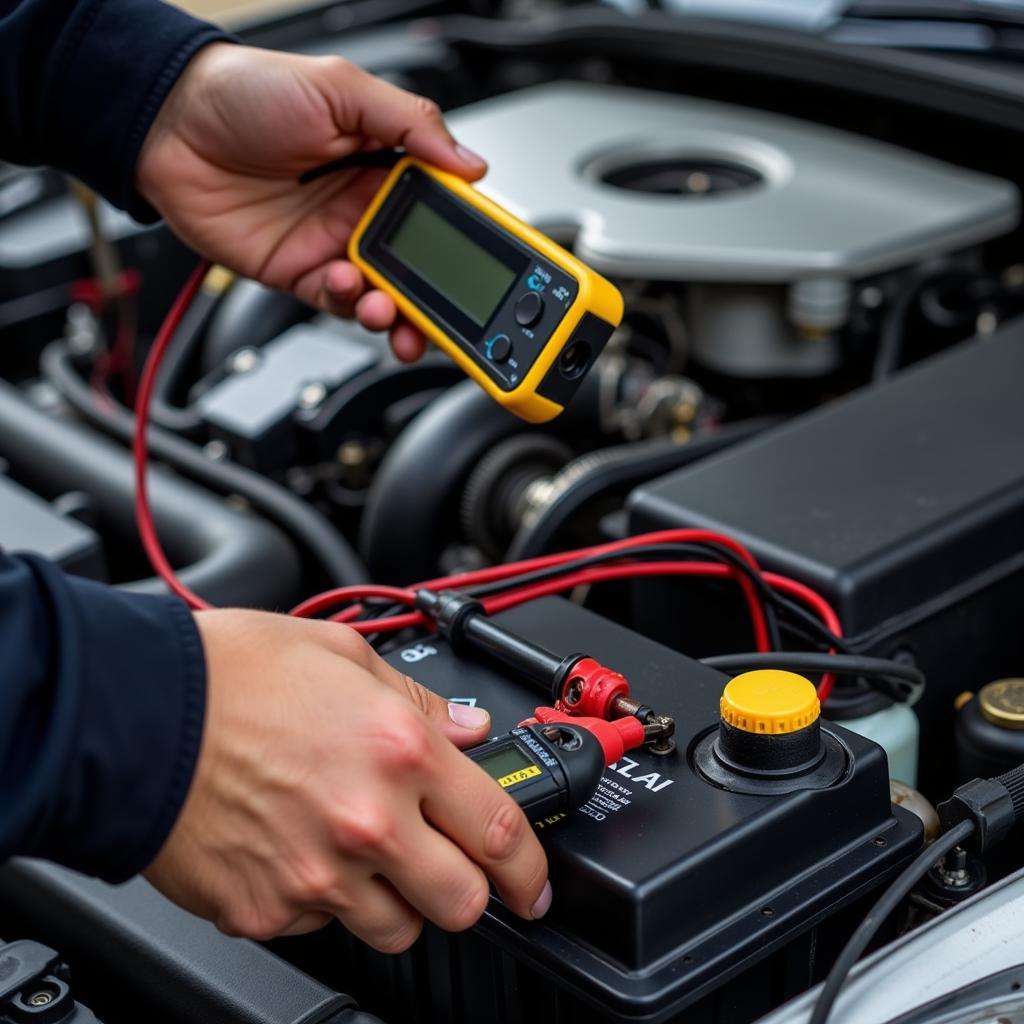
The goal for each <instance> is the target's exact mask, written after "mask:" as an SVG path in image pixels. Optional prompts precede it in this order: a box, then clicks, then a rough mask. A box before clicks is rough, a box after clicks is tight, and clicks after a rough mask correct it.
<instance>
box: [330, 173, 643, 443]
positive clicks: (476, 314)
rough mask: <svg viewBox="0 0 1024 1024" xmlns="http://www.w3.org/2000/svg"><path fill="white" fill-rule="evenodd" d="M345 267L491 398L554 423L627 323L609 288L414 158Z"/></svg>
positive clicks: (369, 220) (367, 218) (386, 187)
mask: <svg viewBox="0 0 1024 1024" xmlns="http://www.w3.org/2000/svg"><path fill="white" fill-rule="evenodd" d="M348 255H349V258H350V259H351V260H352V262H353V263H355V264H356V265H357V266H358V267H359V268H360V270H362V272H363V274H364V275H365V276H366V278H367V279H368V280H369V281H370V282H371V283H372V284H373V285H374V286H375V287H377V288H379V289H381V290H382V291H385V292H387V293H388V294H389V295H391V296H392V297H393V298H394V300H395V303H396V304H397V305H398V308H399V309H400V310H401V312H402V314H403V315H404V316H405V317H406V318H407V319H408V320H409V321H410V322H411V323H413V324H414V325H415V326H416V327H418V328H419V329H420V330H421V331H422V332H423V333H424V334H425V335H426V336H427V337H428V338H429V339H430V340H431V341H433V342H434V343H435V344H436V345H438V346H439V347H440V348H441V349H443V350H444V351H445V352H447V353H448V355H449V356H451V357H452V359H454V360H455V362H456V363H458V365H459V366H460V367H461V368H462V369H463V370H464V371H465V372H466V373H467V374H468V375H469V376H470V377H472V378H473V379H474V380H475V381H476V382H477V383H478V384H480V385H481V387H483V388H484V390H486V391H487V393H488V394H490V396H491V397H492V398H494V399H495V400H496V401H498V402H500V403H501V404H502V405H503V406H505V408H506V409H509V410H510V411H511V412H513V413H515V414H516V415H517V416H520V417H521V418H522V419H525V420H528V421H529V422H531V423H543V422H545V421H547V420H550V419H553V418H554V417H555V416H557V415H558V414H559V413H560V412H561V411H562V410H563V409H564V408H565V405H566V403H567V402H568V401H569V399H570V398H571V397H572V396H573V394H574V393H575V391H576V388H577V387H578V386H579V383H580V380H581V379H582V378H583V376H584V374H585V373H586V372H587V370H588V369H589V368H590V367H591V365H592V364H593V362H594V360H595V359H596V357H597V355H598V353H599V352H600V351H601V349H602V348H603V347H604V345H605V343H606V342H607V340H608V338H609V337H610V336H611V333H612V331H613V330H614V329H615V328H616V327H617V326H618V325H619V322H620V321H621V320H622V310H623V305H622V296H621V295H620V294H619V292H618V290H617V289H616V288H615V286H614V285H612V284H611V283H610V282H609V281H606V280H605V279H604V278H603V277H601V276H600V274H596V273H595V272H594V271H592V270H591V269H589V268H588V267H587V266H585V265H584V264H583V263H581V262H580V261H579V260H578V259H576V258H575V257H574V256H573V255H572V254H571V253H568V252H566V251H565V250H564V249H563V248H562V247H561V246H559V245H557V244H556V243H555V242H553V241H551V239H550V238H547V237H546V236H545V235H543V234H541V232H539V231H537V230H536V229H535V228H532V227H530V226H529V225H528V224H525V223H524V222H523V221H521V220H519V219H518V218H517V217H515V216H513V215H512V214H511V213H509V212H508V211H507V210H505V209H503V208H502V207H501V206H499V205H498V204H497V203H495V202H494V201H493V200H491V199H488V198H487V197H486V196H485V195H483V194H482V193H480V192H478V191H477V190H476V189H475V188H474V187H473V186H472V185H470V184H468V183H467V182H465V181H463V180H462V179H461V178H458V177H456V176H455V175H452V174H448V173H446V172H444V171H440V170H438V169H437V168H435V167H431V166H430V165H428V164H425V163H423V162H422V161H419V160H416V159H414V158H412V157H405V158H403V159H401V160H399V162H398V163H397V164H396V165H395V166H394V168H393V169H392V171H391V173H390V174H389V175H388V177H387V179H386V180H385V182H384V184H383V185H382V186H381V188H380V190H379V191H378V193H377V195H376V196H375V197H374V199H373V200H372V201H371V203H370V205H369V206H368V207H367V209H366V212H365V213H364V214H363V217H362V219H361V220H360V221H359V224H358V225H357V226H356V229H355V231H354V232H353V233H352V236H351V239H350V241H349V253H348Z"/></svg>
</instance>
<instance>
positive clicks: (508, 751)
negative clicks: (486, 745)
mask: <svg viewBox="0 0 1024 1024" xmlns="http://www.w3.org/2000/svg"><path fill="white" fill-rule="evenodd" d="M476 763H477V764H478V765H480V767H481V768H483V770H484V771H485V772H487V774H488V775H490V776H491V778H492V779H498V780H499V781H500V780H501V779H504V778H506V777H507V776H509V775H515V774H516V773H518V772H522V771H524V770H529V769H531V768H534V767H535V766H534V763H533V761H532V760H531V759H530V758H529V757H527V756H526V754H524V753H523V752H522V750H520V749H519V747H518V745H516V744H510V745H509V746H502V748H501V749H500V750H496V751H495V752H494V753H493V754H490V755H484V756H483V757H480V758H477V761H476ZM531 774H533V773H531ZM536 774H538V775H539V774H540V773H539V772H537V773H536Z"/></svg>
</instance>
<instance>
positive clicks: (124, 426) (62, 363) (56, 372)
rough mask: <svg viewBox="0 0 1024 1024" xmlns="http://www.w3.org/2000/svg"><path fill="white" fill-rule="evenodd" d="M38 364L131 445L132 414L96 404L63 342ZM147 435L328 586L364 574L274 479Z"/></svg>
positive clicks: (91, 416)
mask: <svg viewBox="0 0 1024 1024" xmlns="http://www.w3.org/2000/svg"><path fill="white" fill-rule="evenodd" d="M41 366H42V371H43V375H44V376H45V377H46V379H47V380H48V381H49V382H50V383H51V384H52V385H53V386H54V387H55V388H56V389H57V391H58V392H59V393H60V394H61V396H62V397H63V398H64V400H65V401H66V402H67V403H68V404H69V405H70V406H71V407H72V408H73V409H74V410H75V411H76V412H77V413H78V414H79V415H80V416H81V417H82V418H83V419H84V420H86V421H87V422H89V423H92V424H93V425H94V426H96V427H97V428H99V429H100V430H101V431H103V433H105V434H108V435H109V436H111V437H114V438H116V439H117V440H119V441H121V442H122V443H124V444H128V445H130V444H131V441H132V437H133V436H134V434H135V417H134V415H132V413H130V412H129V411H128V410H127V409H125V408H123V407H122V406H115V405H112V406H102V407H101V406H100V405H99V404H97V402H96V401H95V398H94V396H93V393H92V391H91V390H90V389H89V386H88V385H87V384H86V383H85V381H83V380H82V378H81V377H80V376H79V375H78V373H77V372H76V371H75V368H74V366H73V364H72V361H71V356H70V354H69V353H68V350H67V346H66V345H65V344H64V342H62V341H55V342H52V343H51V344H50V345H48V346H47V347H46V348H45V349H44V350H43V354H42V357H41ZM148 436H149V449H150V451H151V452H152V453H153V455H155V456H156V457H157V458H158V459H160V460H162V461H163V462H166V463H167V464H168V465H171V466H174V467H175V468H176V469H178V470H179V471H180V472H182V473H183V474H184V475H185V476H188V477H191V478H192V479H193V480H197V481H199V482H200V483H203V484H205V485H206V486H207V487H209V488H211V489H212V490H214V491H217V492H218V493H220V494H238V495H240V496H241V497H243V498H245V499H246V501H248V502H250V503H251V504H252V505H253V507H254V508H256V509H258V510H259V511H260V512H261V513H263V515H265V516H266V517H267V518H268V519H271V520H273V521H274V522H276V523H277V524H278V525H279V526H281V527H282V528H283V529H284V530H286V531H287V532H288V533H289V535H290V536H292V537H293V538H294V539H295V540H296V541H297V542H298V543H299V544H300V545H301V546H302V547H304V548H305V549H306V551H307V552H308V553H309V554H310V555H311V556H312V558H313V560H314V561H315V563H316V565H317V566H318V567H319V568H320V570H321V571H322V572H323V573H324V576H325V577H326V578H327V580H328V581H329V582H330V584H331V585H332V586H341V587H344V586H351V585H354V584H357V583H365V582H366V581H367V580H368V579H369V578H370V576H369V573H368V572H367V570H366V568H365V567H364V566H363V564H362V562H361V561H360V559H359V556H358V555H357V554H356V553H355V551H354V550H353V549H352V546H351V545H350V544H349V543H348V541H347V540H346V539H345V537H344V536H343V535H342V533H341V532H340V531H339V530H338V529H337V528H336V527H335V526H334V525H333V524H332V523H331V522H330V521H329V520H328V519H327V518H326V517H325V516H323V515H321V513H320V512H318V511H317V510H316V509H315V508H314V507H313V506H312V505H308V504H307V503H306V502H304V501H302V500H301V499H299V498H297V497H296V496H295V495H294V494H292V493H291V492H290V491H287V490H285V489H284V488H283V487H281V486H280V484H276V483H274V481H273V480H268V479H267V478H266V477H263V476H260V475H259V474H258V473H254V472H253V471H252V470H250V469H246V468H245V467H244V466H240V465H238V463H235V462H215V461H213V460H212V459H209V458H207V457H206V455H205V454H204V453H203V450H202V449H201V448H199V447H198V446H196V445H194V444H192V443H191V442H189V441H186V440H184V439H183V438H180V437H176V436H175V435H174V434H171V433H168V432H167V431H166V430H161V429H160V428H159V427H156V426H154V425H152V424H151V425H150V428H149V432H148Z"/></svg>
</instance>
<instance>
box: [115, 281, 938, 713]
mask: <svg viewBox="0 0 1024 1024" xmlns="http://www.w3.org/2000/svg"><path fill="white" fill-rule="evenodd" d="M210 270H211V265H210V264H209V263H206V262H204V263H201V264H200V265H199V266H198V267H196V269H195V271H194V272H193V273H192V275H191V276H190V278H189V279H188V281H187V282H186V284H185V286H184V288H183V289H182V291H181V293H180V294H179V296H178V298H177V299H176V300H175V302H174V305H173V306H172V307H171V310H170V311H169V313H168V314H167V317H166V318H165V320H164V322H163V324H162V326H161V328H160V331H159V332H158V334H157V337H156V339H155V341H154V343H153V346H152V348H151V349H150V352H149V355H148V357H147V360H146V364H145V367H144V369H143V373H142V377H141V380H140V384H139V389H138V395H137V399H136V408H135V413H136V428H135V435H134V438H133V449H132V450H133V458H134V465H135V483H136V501H135V517H136V523H137V527H138V531H139V536H140V538H141V540H142V544H143V547H144V549H145V553H146V555H147V557H148V559H149V561H150V563H151V565H152V566H153V568H154V570H155V571H156V573H157V574H158V575H159V576H160V577H161V578H162V579H163V580H164V581H165V582H166V584H167V586H168V587H169V588H170V589H171V591H172V592H173V593H175V594H177V595H178V596H179V597H180V598H182V599H183V600H184V601H185V602H186V603H187V604H188V605H189V606H190V607H191V608H193V609H197V610H202V609H207V608H210V607H211V605H210V604H209V603H208V602H207V601H206V600H205V599H203V598H202V597H201V596H199V595H198V594H195V593H193V592H192V591H191V590H190V589H189V588H188V587H186V586H185V585H184V584H183V583H182V581H181V580H180V579H179V578H178V576H177V574H176V573H175V571H174V568H173V566H172V565H171V564H170V561H169V560H168V558H167V556H166V554H165V552H164V550H163V547H162V545H161V543H160V538H159V537H158V535H157V531H156V528H155V525H154V522H153V516H152V511H151V509H150V504H149V497H148V493H147V486H146V480H147V468H148V459H149V455H148V444H147V430H148V425H149V419H150V405H151V402H152V398H153V392H154V387H155V382H156V377H157V373H158V371H159V368H160V365H161V362H162V360H163V358H164V355H165V354H166V352H167V351H168V349H169V347H170V346H171V343H172V342H173V340H174V337H175V333H176V331H177V330H178V327H179V325H180V324H181V322H182V320H183V319H184V317H185V315H186V313H187V312H188V310H189V308H190V307H191V305H192V303H193V300H194V299H195V297H196V295H197V294H198V292H199V290H200V288H201V287H202V285H203V282H204V279H205V278H206V276H207V274H208V273H209V272H210ZM653 576H662V577H674V576H678V577H693V578H698V579H711V580H733V581H735V582H736V583H737V585H738V586H739V588H740V591H741V593H742V595H743V597H744V599H745V601H746V604H747V608H748V610H749V614H750V621H751V628H752V634H753V643H754V648H755V650H756V652H758V653H757V654H751V655H730V656H725V657H723V658H721V659H709V662H710V663H711V664H714V665H716V667H721V668H729V667H736V668H742V667H748V665H749V664H752V663H756V661H757V659H760V660H761V661H762V662H763V663H764V664H765V665H770V664H778V663H780V662H782V663H785V664H787V665H788V666H789V667H793V668H798V667H803V668H806V669H808V670H811V671H819V672H821V673H822V676H821V680H820V683H819V686H818V693H819V697H820V699H821V700H822V701H824V700H826V699H827V698H828V696H829V694H830V693H831V691H832V688H833V685H834V683H835V678H836V675H837V674H848V675H858V676H863V677H864V678H867V679H869V680H872V681H873V682H874V683H876V684H878V682H879V681H880V680H881V681H884V682H885V683H886V685H888V687H889V689H890V691H894V692H896V693H897V694H902V699H910V695H911V694H912V693H916V690H917V689H919V686H920V684H921V683H922V682H923V680H922V679H921V678H920V673H919V672H917V670H916V669H914V668H913V667H912V666H906V665H900V664H898V663H896V662H888V661H885V660H883V659H866V658H856V657H854V656H853V655H852V654H851V652H850V651H849V648H848V646H847V643H846V642H845V641H844V639H843V633H842V625H841V623H840V621H839V617H838V615H837V614H836V612H835V610H834V609H833V608H832V606H831V605H830V604H829V603H828V602H827V601H826V600H825V599H824V598H823V597H822V596H821V595H820V594H818V593H817V592H815V591H814V590H812V589H811V588H809V587H807V586H805V585H804V584H802V583H800V582H798V581H797V580H794V579H791V578H789V577H787V576H782V575H779V574H777V573H772V572H766V571H764V570H762V568H761V567H760V566H759V565H758V563H757V561H756V559H755V558H754V556H753V555H752V554H751V553H750V552H749V551H748V550H747V549H746V548H745V547H744V546H743V545H742V544H740V543H738V542H737V541H736V540H734V539H733V538H731V537H728V536H726V535H724V534H721V533H717V532H714V531H710V530H699V529H680V530H664V531H660V532H656V533H648V534H642V535H639V536H635V537H629V538H627V539H625V540H620V541H614V542H610V543H606V544H598V545H595V546H592V547H588V548H582V549H578V550H575V551H566V552H561V553H558V554H552V555H545V556H541V557H537V558H530V559H526V560H523V561H517V562H511V563H507V564H504V565H497V566H493V567H490V568H486V569H480V570H477V571H474V572H466V573H461V574H458V575H454V576H445V577H438V578H436V579H431V580H425V581H423V582H421V583H417V584H415V585H413V586H410V587H392V586H383V585H377V584H365V585H358V586H346V587H340V588H336V589H333V590H328V591H326V592H324V593H322V594H318V595H316V596H314V597H311V598H309V599H308V600H306V601H303V602H302V603H301V604H299V605H297V606H296V607H295V608H293V609H292V610H291V614H292V615H294V616H297V617H300V618H310V617H324V616H326V617H327V618H329V619H330V620H331V621H334V622H339V623H345V624H346V625H348V626H349V627H350V628H352V629H354V630H356V631H357V632H359V633H362V634H364V635H367V636H380V635H382V634H383V635H386V634H390V633H395V632H398V631H401V630H406V629H423V628H429V627H430V626H431V625H432V623H431V620H430V618H429V616H428V615H427V614H426V613H425V612H424V611H423V610H421V608H420V607H418V606H417V592H419V591H424V590H425V591H433V592H439V591H450V590H460V591H463V592H465V593H466V594H467V595H469V596H471V597H473V598H474V599H476V600H478V601H479V602H480V604H481V605H482V607H483V608H484V610H485V612H487V613H488V614H494V613H497V612H500V611H503V610H505V609H507V608H512V607H515V606H516V605H520V604H524V603H526V602H528V601H533V600H535V599H537V598H540V597H545V596H548V595H552V594H563V593H566V592H569V591H572V590H574V589H576V588H577V587H589V586H592V585H594V584H598V583H603V582H606V581H611V580H626V579H637V578H641V577H653ZM782 628H785V629H786V630H787V631H788V632H790V633H792V634H795V635H796V636H797V637H799V638H800V640H801V641H802V642H803V643H804V644H805V645H810V647H811V648H812V650H811V651H808V652H784V651H783V649H782V638H781V631H782ZM815 651H816V652H817V653H815ZM800 657H803V658H804V659H805V660H804V661H803V662H799V658H800ZM729 658H732V659H734V660H733V662H732V663H731V664H730V663H729ZM737 658H739V659H741V660H740V661H736V660H735V659H737ZM743 658H746V659H747V661H743V660H742V659H743ZM798 662H799V663H798ZM901 688H902V689H901ZM898 699H899V698H898Z"/></svg>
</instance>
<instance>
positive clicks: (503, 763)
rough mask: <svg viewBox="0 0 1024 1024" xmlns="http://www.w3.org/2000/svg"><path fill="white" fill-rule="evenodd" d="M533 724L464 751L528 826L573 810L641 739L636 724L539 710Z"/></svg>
mask: <svg viewBox="0 0 1024 1024" xmlns="http://www.w3.org/2000/svg"><path fill="white" fill-rule="evenodd" d="M536 714H537V718H538V719H539V720H533V719H531V720H529V721H527V722H524V723H523V724H522V725H520V726H519V727H518V728H516V729H513V730H512V731H511V732H509V733H506V734H505V735H504V736H498V737H496V738H495V739H492V740H489V741H488V742H487V743H483V744H481V745H480V746H479V747H472V748H470V749H469V750H467V751H466V755H467V757H469V758H470V759H472V760H473V761H476V763H477V764H478V765H480V767H481V768H483V770H484V771H485V772H487V774H488V775H490V776H491V778H492V779H494V781H495V782H497V783H498V785H499V786H501V788H502V789H504V790H505V791H506V792H507V793H508V794H509V796H511V797H512V798H513V799H514V800H515V801H516V803H517V804H519V806H520V807H521V808H522V809H523V811H524V812H525V813H526V815H527V816H528V817H530V818H531V819H532V820H533V821H537V819H538V818H544V817H549V816H551V815H556V814H559V813H564V812H567V811H571V810H575V809H576V808H577V807H581V806H582V805H583V804H585V803H586V802H587V801H588V800H589V799H590V798H591V797H592V796H593V795H594V793H595V791H596V790H597V787H598V785H599V784H600V782H601V775H602V774H603V773H604V770H605V768H606V767H607V766H608V765H610V764H614V763H615V762H616V761H618V759H619V758H620V757H622V755H623V754H624V753H625V752H626V751H627V750H632V749H634V748H635V747H638V746H641V745H642V744H643V743H644V742H645V739H646V732H645V729H644V726H643V725H642V724H641V723H640V722H638V721H637V720H636V719H635V718H622V719H616V720H615V721H613V722H609V721H605V720H603V719H597V718H573V717H571V716H569V715H566V714H563V713H560V712H556V711H554V710H553V709H551V708H538V709H537V712H536Z"/></svg>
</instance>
